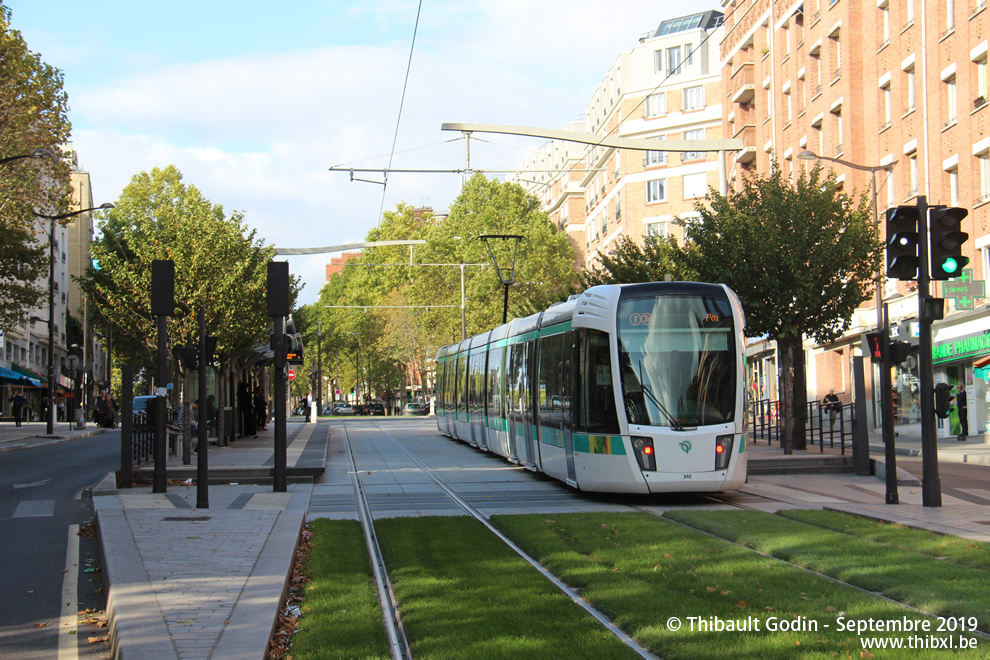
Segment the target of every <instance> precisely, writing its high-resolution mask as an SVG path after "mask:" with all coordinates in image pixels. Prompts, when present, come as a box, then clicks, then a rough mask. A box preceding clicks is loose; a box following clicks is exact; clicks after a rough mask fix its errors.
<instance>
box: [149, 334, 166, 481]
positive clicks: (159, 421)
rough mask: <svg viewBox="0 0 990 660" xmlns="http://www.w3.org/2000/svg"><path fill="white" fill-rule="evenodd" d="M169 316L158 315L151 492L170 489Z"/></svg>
mask: <svg viewBox="0 0 990 660" xmlns="http://www.w3.org/2000/svg"><path fill="white" fill-rule="evenodd" d="M167 321H168V317H167V316H165V315H159V317H158V374H157V375H156V377H155V387H156V388H157V391H156V392H155V470H154V474H153V476H152V483H151V492H152V493H164V492H165V491H166V490H168V484H167V483H166V479H167V473H166V470H165V461H166V460H167V459H166V451H165V449H166V444H167V442H168V440H167V438H166V436H165V422H166V420H165V414H166V406H165V396H166V394H167V393H168V389H167V385H168V327H167Z"/></svg>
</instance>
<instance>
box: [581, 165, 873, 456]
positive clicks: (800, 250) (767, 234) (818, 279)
mask: <svg viewBox="0 0 990 660" xmlns="http://www.w3.org/2000/svg"><path fill="white" fill-rule="evenodd" d="M695 208H696V210H697V211H698V213H699V214H700V217H699V218H697V219H691V220H688V221H687V225H686V234H685V244H684V245H683V246H681V247H678V246H677V245H676V244H674V243H673V242H671V241H669V240H668V241H666V242H664V241H658V242H657V244H656V249H653V250H650V249H647V250H645V251H642V252H637V251H635V250H627V251H626V253H625V254H627V255H628V257H627V259H623V260H621V262H620V263H619V264H618V265H616V266H615V267H614V269H613V268H611V267H609V268H605V269H603V270H602V272H601V273H600V274H596V275H595V276H596V277H598V278H599V280H601V281H615V280H609V277H610V275H612V274H620V273H621V274H623V275H625V276H640V275H643V274H647V275H649V276H655V274H657V273H660V272H669V271H668V270H667V269H668V268H670V269H672V270H673V271H674V275H675V277H676V278H677V279H693V280H697V281H701V282H722V283H725V284H727V285H729V287H731V288H732V289H733V290H734V291H735V292H736V294H738V296H739V299H740V301H741V302H742V305H743V310H744V311H745V313H746V336H748V337H763V336H766V337H768V338H769V339H772V340H776V342H777V350H778V353H779V359H778V364H779V365H780V366H781V368H782V373H783V374H784V375H785V377H786V380H788V381H790V382H791V383H792V386H791V387H790V388H786V387H785V388H782V392H784V394H783V395H782V397H781V399H782V403H783V408H784V409H783V411H782V412H783V414H784V423H785V428H786V429H788V432H787V434H786V438H785V442H787V443H788V444H785V448H786V449H787V450H788V451H789V450H790V449H791V448H792V447H793V448H798V449H803V448H804V446H805V444H804V443H805V440H804V425H805V417H804V415H805V402H806V399H807V382H806V378H805V369H804V359H803V351H802V348H803V346H802V344H803V339H804V337H811V338H812V339H814V340H815V341H816V342H817V343H819V344H826V343H828V342H831V341H834V340H835V339H837V338H838V337H840V336H841V335H842V334H843V332H845V331H846V330H847V329H848V328H849V323H850V320H851V319H852V315H853V312H854V311H855V310H856V308H857V307H858V306H859V305H860V304H861V303H862V302H863V301H865V300H867V299H868V298H869V297H870V294H871V291H872V287H873V285H874V282H875V281H876V280H875V278H876V273H877V270H878V268H879V267H880V260H881V258H882V245H881V243H880V240H879V236H878V233H877V229H876V227H875V226H874V224H873V222H872V220H871V218H872V215H871V213H870V211H871V208H870V206H869V201H868V200H867V197H866V196H865V195H863V196H860V198H859V202H858V204H857V205H855V208H854V207H853V200H852V199H851V198H850V197H849V196H848V195H846V194H845V193H843V192H842V191H841V190H839V188H838V185H837V182H836V180H835V176H834V175H833V174H829V175H828V176H824V175H823V171H822V170H821V168H820V167H816V168H814V169H812V170H811V171H810V172H802V174H801V175H800V177H799V178H798V179H797V180H796V181H795V182H794V183H793V184H792V183H791V182H790V181H788V180H787V179H786V178H785V177H784V176H783V173H782V172H781V171H780V170H779V169H778V168H774V170H773V172H772V173H771V174H770V175H769V176H753V177H749V178H747V179H745V180H744V182H743V186H742V189H741V190H739V191H737V192H734V191H730V192H729V194H728V195H726V196H723V195H721V194H719V193H717V192H715V191H714V190H711V191H710V192H709V194H708V196H707V197H705V199H704V200H701V201H700V202H699V203H698V204H696V206H695ZM620 250H621V248H620ZM644 255H645V256H646V257H647V258H648V263H647V264H645V265H638V264H636V263H635V261H634V260H635V259H637V258H640V257H641V256H644ZM629 259H631V260H633V261H629ZM609 263H611V262H606V261H605V260H603V265H607V264H609ZM623 269H625V270H623ZM630 281H638V280H630ZM788 389H789V391H788ZM789 443H793V444H789Z"/></svg>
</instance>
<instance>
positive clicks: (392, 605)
mask: <svg viewBox="0 0 990 660" xmlns="http://www.w3.org/2000/svg"><path fill="white" fill-rule="evenodd" d="M342 426H343V430H344V440H345V444H346V446H347V454H348V457H349V461H350V464H351V467H352V468H353V469H352V471H351V480H352V484H353V486H354V492H355V496H356V498H357V500H358V513H359V517H360V522H361V526H362V528H363V529H364V534H365V543H366V544H367V546H368V551H369V553H370V554H371V557H372V566H373V569H374V577H375V583H376V587H377V589H378V594H379V599H380V600H381V602H382V607H383V610H384V619H385V623H386V627H387V628H391V627H394V630H391V629H390V630H388V634H389V644H390V647H391V652H392V658H393V660H398V659H400V658H403V659H410V660H411V658H412V655H411V651H410V650H409V644H408V641H407V640H406V638H405V633H404V631H403V630H402V624H401V619H400V617H399V611H398V605H397V603H396V600H395V595H394V593H393V591H392V587H391V583H390V582H389V580H388V570H387V567H386V565H385V560H384V557H383V555H382V552H381V549H380V547H379V545H378V541H377V536H376V535H375V532H374V516H373V514H372V512H371V507H370V506H369V504H368V500H367V496H366V494H365V492H364V488H363V486H362V484H361V479H360V472H359V468H358V465H357V462H356V460H355V458H354V452H353V451H352V448H351V440H350V435H349V434H348V432H347V423H346V422H345V423H343V424H342ZM374 427H375V428H376V429H377V430H378V432H379V433H380V434H381V435H382V437H385V438H387V439H388V440H389V441H391V442H392V444H393V445H394V446H395V447H396V448H397V449H398V450H399V451H400V452H402V453H403V454H404V455H405V456H406V457H407V458H408V459H409V460H410V461H412V462H413V463H414V464H415V465H416V466H417V467H418V468H419V469H420V470H422V471H423V473H424V474H425V475H426V476H428V477H429V478H430V479H431V480H432V481H433V482H434V484H436V485H437V487H438V488H440V490H442V491H443V492H444V493H445V494H446V495H447V496H448V497H449V498H450V500H451V501H452V502H454V503H455V504H456V505H457V506H458V507H459V508H460V509H461V510H463V511H464V512H465V513H466V514H467V515H469V516H471V517H472V518H474V519H475V520H477V521H478V522H480V523H481V524H482V525H484V526H485V527H486V528H487V529H488V530H489V531H490V532H491V533H492V534H494V535H495V536H496V537H497V538H498V539H499V540H500V541H502V542H503V543H504V544H505V545H506V546H507V547H509V548H510V549H512V551H513V552H515V553H516V554H518V555H519V556H520V557H521V558H522V559H523V560H524V561H526V562H527V563H528V564H529V565H530V566H532V567H533V568H535V569H536V570H537V571H538V572H539V573H540V574H541V575H542V576H543V577H545V578H546V579H547V580H549V581H550V582H551V584H553V585H554V586H555V587H556V588H557V589H558V590H559V591H560V592H561V593H563V594H564V595H565V596H567V597H568V598H570V599H571V601H572V602H574V603H575V604H576V605H578V606H579V607H580V608H581V609H582V610H584V611H585V612H586V613H587V614H589V615H591V616H592V617H593V618H594V619H595V620H596V621H598V623H599V624H600V625H601V626H602V627H604V628H605V629H606V630H608V631H609V632H611V633H612V634H613V635H614V636H615V637H616V638H617V639H619V640H620V641H621V642H622V643H623V644H625V645H626V646H627V647H628V648H629V649H631V650H632V651H633V652H635V653H636V654H637V655H638V656H639V657H641V658H646V659H649V660H659V656H657V655H655V654H653V653H651V652H650V651H649V650H648V649H646V648H644V647H642V646H641V645H640V644H639V643H638V642H636V640H634V639H633V638H632V637H630V636H629V634H628V633H626V632H625V631H624V630H622V629H621V628H619V627H618V626H617V625H616V624H615V623H614V622H612V620H611V619H609V618H608V617H607V616H605V614H603V613H602V612H600V611H598V610H597V609H595V608H594V607H592V606H591V605H590V604H589V603H588V602H587V601H585V600H584V599H583V598H581V596H580V595H579V594H578V593H577V591H575V590H574V589H572V588H571V587H570V586H569V585H568V584H566V583H565V582H563V581H562V580H561V579H560V578H558V577H557V576H556V575H554V574H553V573H551V572H550V571H549V570H547V568H546V567H545V566H543V565H542V564H541V563H540V562H538V561H537V560H536V559H535V558H533V557H532V556H530V555H529V554H528V553H527V552H526V551H525V550H523V549H522V548H521V547H519V546H518V545H517V544H516V543H515V542H514V541H512V539H510V538H509V537H507V536H506V535H505V534H503V533H502V532H501V531H500V530H499V529H498V528H496V527H495V526H494V525H493V524H492V523H491V521H490V520H489V518H488V516H486V515H485V514H484V513H482V512H481V511H480V510H479V509H478V508H476V507H475V506H473V505H472V504H470V503H469V502H468V501H467V500H465V499H464V498H463V497H461V496H460V495H458V494H457V492H456V491H455V490H454V489H453V488H452V487H451V486H450V485H449V484H448V483H447V482H446V481H445V480H444V479H443V478H441V477H440V476H438V475H437V474H436V472H435V471H434V470H432V469H431V468H430V467H429V466H428V465H426V464H425V463H424V462H423V461H421V460H420V459H419V458H418V457H417V456H416V455H415V454H413V453H412V452H410V451H409V450H408V449H406V447H405V446H404V445H403V443H401V442H399V441H398V440H396V439H395V438H394V437H392V435H391V434H389V432H388V431H387V429H386V428H383V427H382V425H379V424H374ZM390 622H391V624H390ZM393 635H394V640H393Z"/></svg>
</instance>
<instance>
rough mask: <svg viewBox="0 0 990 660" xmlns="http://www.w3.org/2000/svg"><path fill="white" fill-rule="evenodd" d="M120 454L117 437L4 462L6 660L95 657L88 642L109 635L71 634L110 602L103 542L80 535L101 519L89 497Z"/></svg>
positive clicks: (0, 555) (1, 607) (0, 559)
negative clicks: (102, 566)
mask: <svg viewBox="0 0 990 660" xmlns="http://www.w3.org/2000/svg"><path fill="white" fill-rule="evenodd" d="M119 452H120V433H119V431H115V432H110V433H104V434H101V435H96V436H93V437H90V438H80V439H78V440H73V441H71V442H63V443H59V444H52V445H44V446H40V447H35V448H32V449H26V450H23V451H14V452H6V453H4V454H2V455H0V456H2V458H0V571H2V574H3V582H2V583H3V589H0V612H3V617H2V618H0V658H18V659H20V660H34V659H35V658H37V659H38V660H41V659H45V660H50V659H51V658H61V659H71V658H75V657H78V655H80V653H79V652H78V651H77V649H78V648H83V649H86V650H85V651H83V652H84V653H85V654H86V655H87V656H91V655H92V650H93V649H92V647H90V645H89V643H88V638H89V637H90V636H91V635H95V636H102V635H103V634H104V631H101V630H98V629H93V630H90V628H89V627H88V626H81V627H79V629H78V631H77V632H76V633H75V634H72V633H71V630H73V629H75V627H76V626H75V622H76V619H77V617H76V613H77V612H79V611H81V610H85V609H86V608H87V607H88V608H93V609H97V610H103V608H104V606H105V600H106V599H105V596H104V594H103V590H102V583H101V578H100V573H99V561H98V554H99V553H98V547H97V544H96V541H95V539H94V538H87V537H85V536H79V535H78V534H77V533H76V532H77V530H78V529H79V528H80V527H83V526H85V525H86V524H87V523H89V522H90V521H91V520H92V518H93V507H92V503H91V501H90V499H89V498H88V497H86V496H84V493H83V491H84V489H86V488H88V487H90V486H92V485H93V484H94V483H95V482H96V481H97V480H98V479H100V478H101V477H103V476H104V475H105V474H106V473H107V472H109V471H110V470H112V469H114V468H115V467H117V466H118V465H119V460H120V459H119V455H120V453H119ZM70 567H71V568H70ZM67 568H69V570H67ZM87 569H89V572H87ZM63 590H65V596H64V597H63ZM60 638H62V639H61V640H60ZM60 642H61V644H62V649H61V653H60V651H59V644H60ZM87 647H89V648H87ZM104 648H105V647H104Z"/></svg>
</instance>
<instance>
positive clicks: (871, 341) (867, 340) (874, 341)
mask: <svg viewBox="0 0 990 660" xmlns="http://www.w3.org/2000/svg"><path fill="white" fill-rule="evenodd" d="M882 341H883V333H880V332H867V333H866V334H864V335H863V350H865V351H866V352H867V353H868V354H869V356H870V361H871V362H883V344H882V343H881V342H882Z"/></svg>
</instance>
